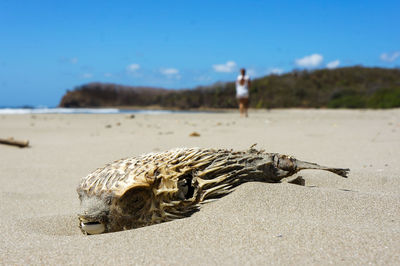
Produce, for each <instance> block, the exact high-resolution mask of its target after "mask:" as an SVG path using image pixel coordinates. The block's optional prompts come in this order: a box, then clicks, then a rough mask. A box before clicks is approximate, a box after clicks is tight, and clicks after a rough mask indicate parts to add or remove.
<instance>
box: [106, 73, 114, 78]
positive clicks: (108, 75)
mask: <svg viewBox="0 0 400 266" xmlns="http://www.w3.org/2000/svg"><path fill="white" fill-rule="evenodd" d="M104 76H105V77H106V78H111V77H112V76H113V74H111V73H104Z"/></svg>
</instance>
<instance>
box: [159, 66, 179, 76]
mask: <svg viewBox="0 0 400 266" xmlns="http://www.w3.org/2000/svg"><path fill="white" fill-rule="evenodd" d="M160 72H161V74H163V75H166V76H169V75H176V74H178V73H179V70H178V69H176V68H162V69H160Z"/></svg>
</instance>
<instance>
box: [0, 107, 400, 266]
mask: <svg viewBox="0 0 400 266" xmlns="http://www.w3.org/2000/svg"><path fill="white" fill-rule="evenodd" d="M141 109H143V108H141ZM192 132H197V133H199V135H200V136H199V137H191V136H190V134H191V133H192ZM399 133H400V109H385V110H371V109H362V110H343V109H339V110H337V109H272V110H269V111H267V110H250V117H249V118H248V119H243V118H239V114H238V112H237V110H236V109H232V110H231V109H229V110H225V111H224V112H211V113H208V112H186V113H184V112H182V113H170V114H165V115H149V114H137V115H136V114H135V117H134V118H131V117H130V116H129V115H127V114H118V113H116V114H73V115H70V114H68V115H67V114H35V115H32V114H22V115H17V116H16V115H8V114H0V134H1V135H0V137H14V138H16V139H28V140H29V141H30V143H31V146H30V147H29V148H23V149H21V148H16V147H12V146H6V145H0V157H1V158H2V160H0V172H1V175H0V182H1V183H0V192H1V193H0V195H1V198H0V200H1V202H2V204H1V206H0V208H1V211H2V216H1V218H0V224H1V225H2V229H3V230H2V231H3V233H2V237H1V239H0V249H1V250H2V252H1V254H0V261H1V262H2V263H4V264H25V263H29V264H43V263H51V264H94V263H95V264H116V263H120V264H128V263H135V264H178V265H183V264H189V263H190V264H193V265H200V264H202V265H204V264H221V265H228V264H236V265H237V264H291V265H293V264H314V265H315V264H328V263H334V264H367V263H372V264H379V265H382V264H385V265H394V264H397V263H398V262H399V260H400V257H399V254H400V210H399V208H398V206H400V196H399V195H400V193H399V192H400V179H399V175H398V173H399V172H400V165H399V164H398V160H399V159H400V134H399ZM254 143H257V148H259V149H265V150H266V151H268V152H278V153H283V154H288V155H293V156H294V157H295V158H298V159H300V160H306V161H311V162H316V163H319V164H323V165H328V166H334V167H349V168H350V169H351V172H350V175H349V178H347V179H344V178H340V177H337V176H335V175H333V174H331V173H325V172H319V171H302V172H299V173H298V175H300V176H302V177H303V178H304V179H305V182H306V183H305V186H298V185H293V184H287V183H280V184H266V183H256V182H255V183H247V184H244V185H241V186H239V187H238V188H237V189H236V191H234V192H233V193H231V194H230V195H228V196H226V197H224V198H221V199H219V200H218V201H215V202H213V203H209V204H206V205H203V207H202V209H201V211H200V212H198V213H196V214H194V215H193V216H191V217H189V218H185V219H181V220H176V221H173V222H168V223H163V224H159V225H155V226H149V227H145V228H140V229H135V230H130V231H123V232H118V233H110V234H104V235H98V236H89V237H88V236H84V235H82V234H81V232H80V231H79V228H78V226H77V218H76V213H77V210H78V209H79V201H78V198H77V194H76V191H75V189H76V186H77V184H78V182H79V180H80V178H81V177H83V176H85V175H87V174H89V173H90V172H92V171H93V170H95V169H96V168H98V167H102V166H104V165H105V164H106V163H109V162H111V161H114V160H117V159H120V158H124V157H130V156H138V155H141V154H144V153H148V152H158V151H164V150H168V149H171V148H175V147H194V146H196V147H212V148H227V149H235V150H243V149H248V148H249V147H250V146H251V145H253V144H254Z"/></svg>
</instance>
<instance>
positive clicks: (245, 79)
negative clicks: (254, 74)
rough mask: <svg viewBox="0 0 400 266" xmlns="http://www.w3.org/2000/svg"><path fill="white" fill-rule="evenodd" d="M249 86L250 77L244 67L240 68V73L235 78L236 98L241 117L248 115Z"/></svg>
mask: <svg viewBox="0 0 400 266" xmlns="http://www.w3.org/2000/svg"><path fill="white" fill-rule="evenodd" d="M250 86H251V81H250V77H249V76H247V75H246V69H244V68H242V69H240V75H239V76H238V77H237V79H236V98H237V99H238V102H239V112H240V116H241V117H243V116H244V117H248V116H249V115H248V113H247V109H248V108H249V88H250Z"/></svg>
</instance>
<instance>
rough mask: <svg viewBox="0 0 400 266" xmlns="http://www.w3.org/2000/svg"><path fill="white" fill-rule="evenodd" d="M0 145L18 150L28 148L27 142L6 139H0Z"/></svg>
mask: <svg viewBox="0 0 400 266" xmlns="http://www.w3.org/2000/svg"><path fill="white" fill-rule="evenodd" d="M0 143H1V144H7V145H13V146H18V147H20V148H25V147H28V146H29V140H15V139H14V138H8V139H1V138H0Z"/></svg>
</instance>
